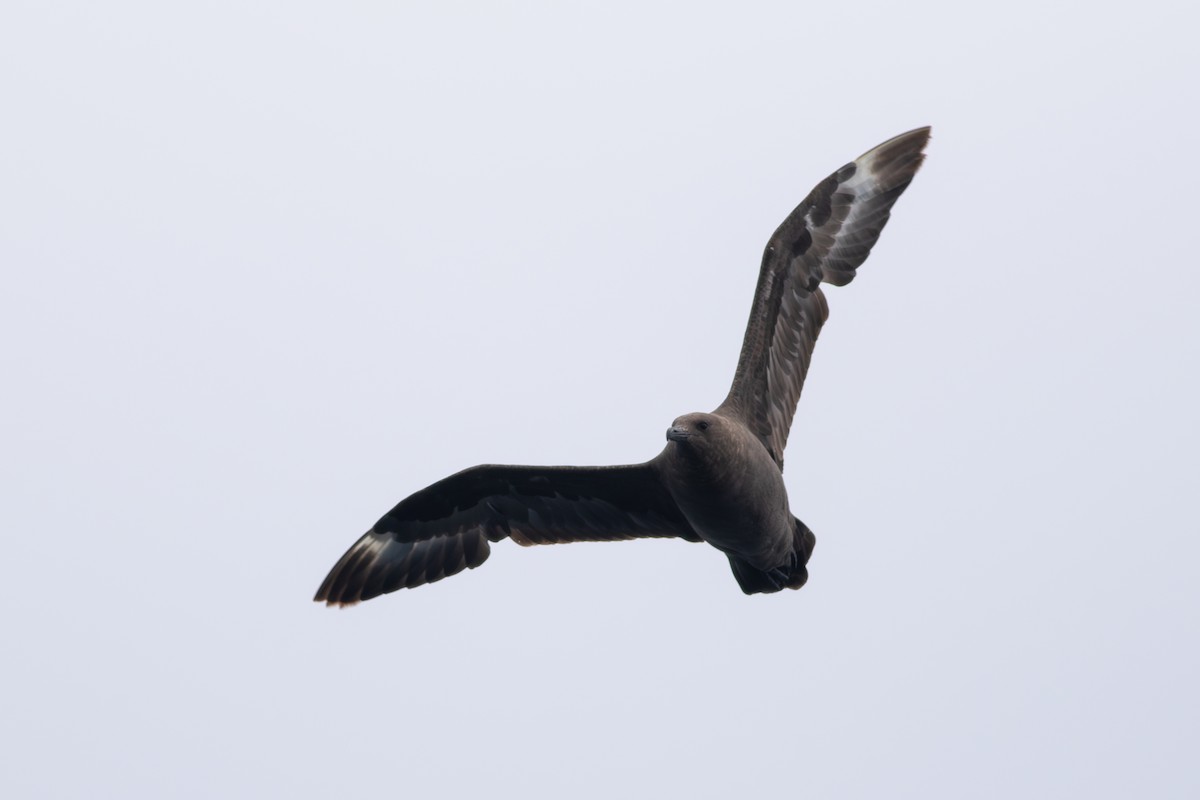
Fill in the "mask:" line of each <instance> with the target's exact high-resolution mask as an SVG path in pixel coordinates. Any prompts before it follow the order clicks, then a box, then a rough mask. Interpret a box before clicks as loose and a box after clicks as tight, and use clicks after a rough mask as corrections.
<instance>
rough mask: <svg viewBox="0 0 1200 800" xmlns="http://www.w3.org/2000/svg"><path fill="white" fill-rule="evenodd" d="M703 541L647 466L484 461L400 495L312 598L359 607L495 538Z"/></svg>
mask: <svg viewBox="0 0 1200 800" xmlns="http://www.w3.org/2000/svg"><path fill="white" fill-rule="evenodd" d="M506 536H507V537H511V538H512V539H513V540H514V541H516V542H517V543H518V544H523V545H533V544H555V543H559V542H608V541H617V540H621V539H635V538H641V537H669V536H675V537H679V538H681V539H688V540H690V541H700V537H698V536H697V535H696V532H695V531H693V530H692V528H691V526H690V525H689V524H688V522H687V520H686V519H685V518H684V516H683V514H682V513H681V512H680V511H679V508H678V507H677V506H676V505H675V501H674V500H672V499H671V496H670V494H669V493H668V492H667V490H666V488H665V487H664V486H663V485H662V482H661V481H660V480H659V477H658V473H657V472H656V471H655V469H654V467H652V466H651V465H650V464H634V465H630V466H620V467H520V466H497V465H491V464H487V465H483V466H478V467H472V468H470V469H466V470H463V471H462V472H459V473H457V474H454V475H451V476H450V477H448V478H444V479H442V480H440V481H438V482H437V483H435V484H433V485H431V486H427V487H426V488H424V489H422V490H421V491H419V492H417V493H416V494H414V495H411V496H409V497H408V498H406V499H404V500H401V501H400V503H399V504H397V505H396V507H395V508H393V509H392V510H391V511H389V512H388V513H386V514H384V515H383V517H382V518H381V519H380V520H379V522H377V523H375V527H374V528H372V529H371V530H370V531H368V532H367V533H366V534H365V535H364V536H363V537H362V538H361V539H359V540H358V542H356V543H355V545H354V546H353V547H351V548H350V549H349V550H348V551H346V554H345V555H344V556H342V558H341V559H340V560H339V561H338V562H337V564H335V565H334V567H333V569H332V570H330V572H329V576H328V577H327V578H325V582H324V583H322V584H321V588H320V589H318V590H317V595H316V597H314V598H313V599H314V600H316V601H317V602H325V603H328V604H329V605H352V604H354V603H357V602H359V601H360V600H369V599H371V598H372V597H377V596H378V595H381V594H386V593H388V592H394V591H396V590H397V589H404V588H412V587H414V586H420V585H422V584H426V583H433V582H434V581H438V580H441V579H442V578H445V577H447V576H449V575H454V574H456V573H459V572H462V571H463V570H464V569H473V568H475V567H477V566H479V565H480V564H482V563H483V562H484V561H486V560H487V557H488V555H489V554H490V548H489V546H488V542H489V541H491V542H496V541H499V540H501V539H503V538H505V537H506Z"/></svg>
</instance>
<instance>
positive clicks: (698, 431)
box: [667, 412, 722, 449]
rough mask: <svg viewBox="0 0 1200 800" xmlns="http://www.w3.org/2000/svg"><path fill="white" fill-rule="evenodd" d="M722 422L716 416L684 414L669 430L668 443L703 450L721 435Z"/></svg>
mask: <svg viewBox="0 0 1200 800" xmlns="http://www.w3.org/2000/svg"><path fill="white" fill-rule="evenodd" d="M721 425H722V420H721V418H720V417H718V416H716V415H715V414H701V413H700V412H696V413H694V414H684V415H683V416H682V417H677V418H676V419H675V421H674V422H672V423H671V427H669V428H667V441H669V442H674V443H675V444H677V445H680V446H682V447H686V448H689V449H692V448H703V447H705V446H706V445H707V444H709V443H710V442H711V440H712V438H713V437H714V436H715V435H719V432H720V428H721Z"/></svg>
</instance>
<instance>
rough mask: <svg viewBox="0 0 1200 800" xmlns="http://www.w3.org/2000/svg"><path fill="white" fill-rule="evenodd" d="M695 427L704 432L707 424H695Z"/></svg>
mask: <svg viewBox="0 0 1200 800" xmlns="http://www.w3.org/2000/svg"><path fill="white" fill-rule="evenodd" d="M696 427H697V428H699V429H700V430H702V431H706V430H708V423H707V422H697V423H696Z"/></svg>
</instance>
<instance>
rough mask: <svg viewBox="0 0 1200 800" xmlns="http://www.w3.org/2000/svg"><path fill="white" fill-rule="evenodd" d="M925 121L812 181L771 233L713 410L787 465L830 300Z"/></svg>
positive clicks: (887, 207)
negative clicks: (742, 426) (826, 287)
mask: <svg viewBox="0 0 1200 800" xmlns="http://www.w3.org/2000/svg"><path fill="white" fill-rule="evenodd" d="M928 141H929V128H918V129H917V130H915V131H909V132H908V133H905V134H902V135H900V136H897V137H896V138H894V139H890V140H888V141H886V142H884V143H883V144H881V145H879V146H878V147H876V148H875V149H874V150H871V151H870V152H868V153H865V154H864V155H862V156H860V157H859V158H858V159H856V160H855V161H852V162H850V163H849V164H847V165H846V166H844V167H842V168H841V169H839V170H838V171H837V172H835V173H833V174H832V175H830V176H829V177H828V178H826V179H825V180H823V181H822V182H821V183H820V184H818V185H817V187H816V188H815V189H813V190H812V192H811V193H810V194H809V195H808V197H806V198H804V202H802V203H801V204H800V205H799V206H797V207H796V210H795V211H793V212H792V213H791V214H790V215H789V216H788V218H787V219H785V220H784V221H783V224H782V225H780V226H779V228H778V229H777V230H776V231H775V233H774V235H772V236H771V239H770V241H768V242H767V247H766V250H765V252H764V253H763V260H762V268H761V270H760V272H759V276H758V288H757V289H755V292H754V303H753V304H752V306H751V308H750V322H749V324H748V325H747V326H746V338H745V340H744V341H743V343H742V354H741V357H740V358H739V359H738V366H737V372H736V373H735V374H734V377H733V387H732V388H731V389H730V390H729V396H728V397H726V398H725V401H724V402H723V403H722V404H721V405H720V407H719V408H718V409H717V413H720V414H729V415H733V416H736V417H737V418H738V419H740V420H742V421H743V422H744V423H746V424H747V425H748V426H749V427H750V428H751V430H753V431H754V432H755V433H756V434H757V435H758V437H759V439H761V440H762V443H763V445H765V446H766V448H767V450H768V451H770V453H771V456H772V457H773V458H774V459H775V463H777V464H778V465H779V468H780V469H783V450H784V447H785V446H786V445H787V439H788V431H789V430H790V429H791V427H792V417H793V416H794V415H795V413H796V403H797V402H798V401H799V400H800V391H801V389H802V388H803V387H804V376H805V374H806V373H807V372H808V363H809V360H810V358H811V357H812V351H813V347H814V346H815V345H816V342H817V335H818V334H819V333H820V332H821V326H822V325H823V324H824V323H825V319H826V318H827V317H828V316H829V306H828V305H826V302H825V296H824V294H823V293H822V292H821V289H820V288H819V287H820V284H821V283H822V282H824V283H832V284H833V285H835V286H844V285H846V284H847V283H849V282H850V281H851V280H853V279H854V274H855V270H856V269H857V268H858V267H859V265H861V264H862V263H863V261H865V260H866V258H867V255H868V254H870V252H871V248H872V247H873V246H874V245H875V242H876V241H877V240H878V239H879V233H880V231H882V230H883V226H884V225H885V224H886V223H887V221H888V217H889V216H890V214H891V209H892V205H893V204H894V203H895V202H896V200H897V199H898V198H899V197H900V195H901V194H902V193H903V192H904V190H905V189H906V188H907V187H908V184H909V183H910V182H911V181H912V179H913V176H914V175H915V174H916V172H917V168H918V167H920V166H921V162H922V161H923V160H924V158H925V156H924V154H923V153H922V152H921V151H922V149H923V148H924V147H925V144H926V142H928Z"/></svg>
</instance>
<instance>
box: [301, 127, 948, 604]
mask: <svg viewBox="0 0 1200 800" xmlns="http://www.w3.org/2000/svg"><path fill="white" fill-rule="evenodd" d="M928 140H929V128H919V129H917V130H914V131H910V132H909V133H905V134H903V135H901V136H897V137H896V138H894V139H891V140H889V141H887V142H884V143H883V144H881V145H879V146H878V147H876V148H875V149H874V150H871V151H869V152H867V153H865V154H864V155H862V156H861V157H859V158H858V159H856V160H855V161H852V162H850V163H849V164H847V165H846V166H844V167H842V168H841V169H839V170H838V171H837V172H835V173H834V174H832V175H830V176H829V177H828V178H826V179H825V180H823V181H822V182H821V183H819V184H818V185H817V187H816V188H815V189H813V191H812V192H811V193H810V194H809V195H808V197H806V198H805V199H804V201H803V202H802V203H800V205H799V206H797V207H796V209H795V210H794V211H793V212H792V213H791V214H790V215H788V218H787V219H785V220H784V221H783V224H782V225H780V226H779V228H778V229H777V230H776V231H775V233H774V234H773V235H772V236H771V239H770V241H768V242H767V246H766V250H765V251H764V253H763V259H762V267H761V269H760V271H759V277H758V287H757V288H756V289H755V292H754V303H753V305H752V306H751V309H750V321H749V324H748V325H747V326H746V336H745V340H744V342H743V344H742V352H741V356H740V357H739V359H738V365H737V370H736V372H735V373H734V378H733V386H732V387H731V388H730V390H729V396H728V397H726V398H725V401H724V402H723V403H721V405H720V406H718V407H717V409H716V410H715V411H713V412H712V413H711V414H702V413H693V414H686V415H684V416H682V417H679V418H678V419H676V420H675V421H674V422H673V423H672V425H671V427H670V428H669V429H668V430H667V446H666V448H665V449H664V450H663V451H662V452H661V453H659V454H658V455H657V456H656V457H654V458H653V459H651V460H650V461H648V462H646V463H644V464H634V465H629V466H620V467H521V466H496V465H484V466H478V467H472V468H470V469H467V470H463V471H462V472H459V473H457V474H455V475H451V476H450V477H448V478H444V479H443V480H440V481H438V482H437V483H435V484H433V485H432V486H427V487H426V488H424V489H422V490H421V491H419V492H417V493H416V494H413V495H411V496H409V497H407V498H405V499H404V500H402V501H400V503H399V504H398V505H397V506H396V507H395V508H393V509H392V510H391V511H389V512H388V513H387V514H384V515H383V517H382V518H381V519H380V520H379V521H378V522H377V523H375V526H374V527H373V528H371V530H369V531H368V532H367V533H366V534H365V535H363V537H362V538H361V539H359V540H358V542H356V543H355V544H354V546H353V547H351V548H350V549H349V550H348V551H347V552H346V554H345V555H344V556H342V558H341V559H340V560H339V561H338V562H337V564H335V565H334V567H333V569H332V570H330V572H329V576H328V577H326V578H325V582H324V583H322V584H321V588H320V589H318V590H317V595H316V597H315V598H314V599H315V600H317V601H318V602H325V603H328V604H330V605H351V604H353V603H357V602H359V601H360V600H369V599H370V598H372V597H376V596H378V595H381V594H386V593H387V592H392V591H395V590H397V589H403V588H412V587H414V586H420V585H422V584H425V583H433V582H434V581H437V580H441V579H442V578H444V577H447V576H449V575H454V574H456V573H459V572H462V571H463V570H464V569H470V568H474V567H477V566H479V565H480V564H482V563H483V562H484V561H486V560H487V557H488V555H489V552H490V550H489V542H496V541H499V540H501V539H504V538H506V537H507V538H511V539H513V540H514V541H516V542H517V543H518V544H522V545H534V544H552V543H558V542H602V541H603V542H607V541H616V540H620V539H636V538H641V537H667V536H669V537H676V538H679V539H686V540H688V541H692V542H700V541H704V542H708V543H709V544H711V545H713V546H714V547H716V548H717V549H719V550H721V551H722V552H724V553H725V554H726V556H727V557H728V558H729V563H730V566H731V567H732V568H733V574H734V577H735V578H737V581H738V584H739V585H740V586H741V587H742V590H743V591H744V592H746V593H747V594H753V593H758V592H777V591H779V590H780V589H784V588H789V589H799V588H800V587H801V586H803V585H804V582H805V581H806V580H807V579H808V571H807V569H806V567H805V565H806V564H807V563H808V559H809V556H810V555H812V549H813V545H814V544H815V542H816V539H815V537H814V536H813V534H812V532H811V531H810V530H809V529H808V528H807V527H806V526H805V525H804V523H802V522H801V521H800V520H798V519H796V518H795V517H794V516H792V513H791V510H790V507H789V505H788V497H787V489H786V488H785V487H784V485H783V451H784V448H785V447H786V446H787V438H788V431H789V429H790V428H791V425H792V416H793V415H794V414H795V412H796V404H797V402H798V401H799V399H800V391H801V389H802V388H803V386H804V376H805V375H806V373H807V372H808V364H809V360H810V358H811V357H812V351H813V347H814V345H815V344H816V341H817V335H818V334H819V333H820V331H821V326H822V325H823V324H824V323H825V319H826V318H827V317H828V315H829V306H828V305H827V304H826V302H825V295H824V293H823V292H822V291H821V289H820V284H821V283H831V284H833V285H835V286H844V285H845V284H847V283H849V282H850V281H851V280H853V279H854V275H855V270H856V269H857V268H858V267H859V266H860V265H861V264H862V263H863V261H864V260H865V259H866V258H867V255H868V254H869V253H870V252H871V248H872V247H873V246H874V244H875V242H876V241H877V240H878V239H879V233H880V231H881V230H883V226H884V225H885V224H886V223H887V220H888V216H889V214H890V213H891V208H892V205H893V204H894V203H895V202H896V199H897V198H899V197H900V195H901V193H903V192H904V190H905V188H906V187H907V186H908V184H909V182H910V181H912V178H913V175H915V174H916V172H917V169H918V167H920V166H921V162H922V160H923V159H924V155H923V153H922V150H923V148H924V147H925V144H926V142H927V141H928Z"/></svg>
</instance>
